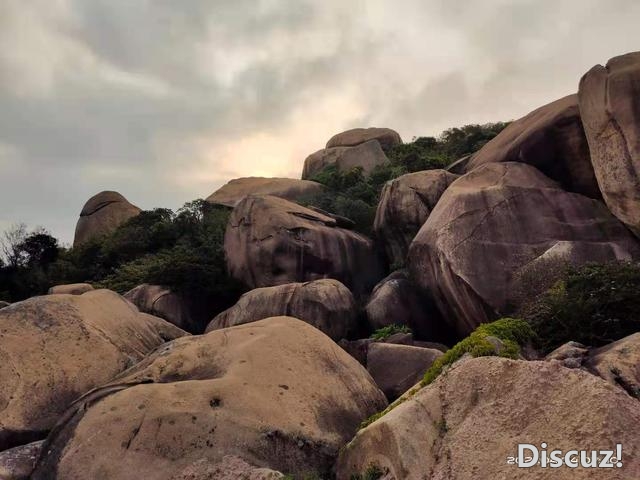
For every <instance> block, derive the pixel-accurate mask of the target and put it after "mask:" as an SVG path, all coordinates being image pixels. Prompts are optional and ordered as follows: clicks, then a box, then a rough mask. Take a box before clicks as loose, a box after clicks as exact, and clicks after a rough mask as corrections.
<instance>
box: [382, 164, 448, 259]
mask: <svg viewBox="0 0 640 480" xmlns="http://www.w3.org/2000/svg"><path fill="white" fill-rule="evenodd" d="M456 178H458V177H457V175H454V174H452V173H449V172H447V171H445V170H427V171H424V172H416V173H409V174H407V175H402V176H401V177H398V178H396V179H394V180H391V181H389V182H387V183H386V184H385V186H384V187H383V188H382V193H381V194H380V203H378V209H377V210H376V217H375V220H374V223H373V230H374V232H375V234H376V237H377V238H378V239H379V240H380V242H381V243H382V245H383V246H384V248H385V251H386V253H387V257H388V259H389V263H391V264H396V265H403V264H404V261H405V259H406V256H407V252H408V251H409V245H411V242H412V240H413V238H414V237H415V236H416V234H417V233H418V231H419V230H420V227H422V225H423V224H424V222H425V221H426V220H427V217H429V214H430V213H431V210H433V208H434V207H435V206H436V204H437V203H438V200H440V197H441V196H442V194H443V193H444V191H445V190H446V189H447V188H448V187H449V185H451V183H452V182H453V181H454V180H455V179H456Z"/></svg>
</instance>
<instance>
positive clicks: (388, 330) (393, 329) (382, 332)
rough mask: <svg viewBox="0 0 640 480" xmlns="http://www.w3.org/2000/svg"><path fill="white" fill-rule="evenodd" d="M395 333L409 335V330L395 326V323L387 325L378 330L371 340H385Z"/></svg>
mask: <svg viewBox="0 0 640 480" xmlns="http://www.w3.org/2000/svg"><path fill="white" fill-rule="evenodd" d="M396 333H411V329H410V328H409V327H407V326H406V325H396V324H395V323H394V324H392V325H387V326H386V327H382V328H379V329H378V330H376V331H375V332H373V334H372V335H371V338H372V339H374V340H386V339H387V338H389V337H390V336H391V335H395V334H396Z"/></svg>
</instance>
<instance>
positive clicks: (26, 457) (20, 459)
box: [0, 440, 44, 480]
mask: <svg viewBox="0 0 640 480" xmlns="http://www.w3.org/2000/svg"><path fill="white" fill-rule="evenodd" d="M43 444H44V440H40V441H37V442H33V443H29V444H27V445H21V446H19V447H14V448H10V449H9V450H5V451H4V452H0V478H1V479H2V480H29V476H30V475H31V472H33V469H34V467H35V466H36V461H37V460H38V457H39V456H40V452H41V451H42V446H43Z"/></svg>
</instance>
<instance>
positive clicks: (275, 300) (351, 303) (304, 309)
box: [207, 279, 357, 340]
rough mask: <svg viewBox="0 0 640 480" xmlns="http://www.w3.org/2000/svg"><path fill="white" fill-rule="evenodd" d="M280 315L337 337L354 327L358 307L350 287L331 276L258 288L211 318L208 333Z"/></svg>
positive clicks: (333, 337) (342, 335)
mask: <svg viewBox="0 0 640 480" xmlns="http://www.w3.org/2000/svg"><path fill="white" fill-rule="evenodd" d="M281 315H287V316H290V317H294V318H297V319H299V320H302V321H303V322H307V323H308V324H310V325H313V326H314V327H316V328H317V329H319V330H321V331H322V332H324V333H326V334H327V335H328V336H329V337H331V338H332V339H334V340H340V339H341V338H345V337H346V336H347V334H348V333H349V332H350V331H353V330H355V327H356V316H357V306H356V302H355V300H354V299H353V295H352V294H351V292H350V291H349V289H348V288H347V287H345V286H344V285H343V284H342V283H340V282H338V281H337V280H332V279H323V280H315V281H313V282H306V283H288V284H285V285H279V286H277V287H265V288H257V289H255V290H251V291H250V292H248V293H245V294H244V295H243V296H242V297H240V300H238V303H236V304H235V305H234V306H233V307H231V308H229V309H228V310H225V311H224V312H222V313H221V314H219V315H218V316H217V317H216V318H214V319H213V320H212V321H211V323H210V324H209V326H208V327H207V332H210V331H212V330H219V329H221V328H227V327H233V326H235V325H242V324H245V323H251V322H255V321H257V320H262V319H264V318H268V317H277V316H281Z"/></svg>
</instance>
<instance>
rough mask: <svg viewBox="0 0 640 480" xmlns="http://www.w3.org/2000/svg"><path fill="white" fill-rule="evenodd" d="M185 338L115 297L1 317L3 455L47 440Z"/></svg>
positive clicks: (80, 298)
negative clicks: (86, 402) (125, 375)
mask: <svg viewBox="0 0 640 480" xmlns="http://www.w3.org/2000/svg"><path fill="white" fill-rule="evenodd" d="M181 335H184V332H183V331H182V330H180V329H178V328H176V327H174V326H173V325H171V324H169V323H167V322H165V321H164V320H161V319H159V318H156V317H152V316H150V315H146V314H143V313H140V312H139V311H138V310H137V309H136V308H135V307H134V306H133V305H131V304H130V303H129V302H127V301H126V300H124V299H123V298H122V297H121V296H120V295H118V294H116V293H114V292H111V291H109V290H95V291H92V292H87V293H85V294H83V295H47V296H44V297H34V298H31V299H29V300H25V301H24V302H19V303H14V304H13V305H11V306H10V307H7V308H4V309H2V310H0V385H2V388H0V451H1V450H4V449H6V448H10V447H12V446H15V445H20V444H24V443H27V442H29V441H32V440H36V439H39V438H42V437H43V436H44V435H45V434H46V432H47V431H48V430H49V429H50V428H51V427H52V426H53V425H54V424H55V422H56V421H57V420H58V418H59V417H60V415H61V414H62V413H63V412H64V411H65V409H66V408H67V406H68V405H69V404H70V403H71V402H73V401H74V400H75V399H76V398H78V397H79V396H80V395H82V394H84V393H85V392H87V391H89V390H91V389H92V388H95V387H97V386H99V385H101V384H103V383H105V382H108V381H109V380H111V379H112V378H114V377H115V376H116V375H117V374H119V373H120V372H122V371H123V370H125V369H127V368H129V367H131V366H132V365H134V364H135V363H137V362H139V361H140V360H142V358H144V357H145V356H146V355H147V354H148V353H149V352H151V351H152V350H154V349H155V348H156V347H158V346H159V345H161V344H162V343H164V342H165V341H166V340H170V339H173V338H176V337H179V336H181Z"/></svg>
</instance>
